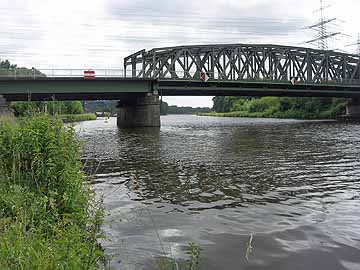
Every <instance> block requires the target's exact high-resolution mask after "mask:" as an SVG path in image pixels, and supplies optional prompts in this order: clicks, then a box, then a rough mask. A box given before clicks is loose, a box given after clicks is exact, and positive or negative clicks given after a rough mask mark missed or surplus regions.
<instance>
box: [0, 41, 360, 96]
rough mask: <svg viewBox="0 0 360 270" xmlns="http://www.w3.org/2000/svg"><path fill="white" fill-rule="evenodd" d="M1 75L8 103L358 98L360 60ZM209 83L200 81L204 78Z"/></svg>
mask: <svg viewBox="0 0 360 270" xmlns="http://www.w3.org/2000/svg"><path fill="white" fill-rule="evenodd" d="M83 71H84V70H83V69H79V70H34V71H33V72H32V73H31V72H30V73H29V74H19V73H18V74H16V70H14V71H13V73H11V72H10V73H9V72H7V73H6V74H5V75H4V74H2V73H1V71H0V95H1V94H3V95H5V96H7V97H8V99H10V100H11V99H13V100H16V99H18V100H19V99H25V96H26V95H27V97H28V96H29V93H30V94H31V95H32V98H34V99H36V98H38V99H46V98H49V97H50V96H51V95H53V96H54V95H55V96H56V98H57V99H117V98H119V97H121V96H123V95H124V94H132V93H134V94H139V93H148V92H158V93H159V94H161V95H174V96H175V95H188V96H192V95H194V96H197V95H209V96H214V95H243V96H329V97H348V98H351V97H360V56H359V55H353V54H345V53H340V52H335V51H323V50H315V49H309V48H301V47H289V46H278V45H246V44H224V45H201V46H200V45H199V46H178V47H166V48H155V49H152V50H150V51H145V50H142V51H139V52H137V53H134V54H132V55H130V56H128V57H126V58H125V59H124V70H94V71H95V78H94V79H91V80H88V79H85V78H84V77H83ZM204 76H205V77H206V78H208V80H205V81H203V80H201V78H204Z"/></svg>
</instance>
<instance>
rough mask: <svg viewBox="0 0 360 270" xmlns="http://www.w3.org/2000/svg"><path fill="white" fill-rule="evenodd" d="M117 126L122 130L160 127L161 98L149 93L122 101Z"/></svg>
mask: <svg viewBox="0 0 360 270" xmlns="http://www.w3.org/2000/svg"><path fill="white" fill-rule="evenodd" d="M117 125H118V127H120V128H136V127H160V100H159V96H158V95H157V94H151V93H148V94H139V95H135V96H131V97H127V98H124V99H121V100H120V101H119V104H118V115H117Z"/></svg>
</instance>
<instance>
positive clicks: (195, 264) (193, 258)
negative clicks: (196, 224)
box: [186, 242, 201, 270]
mask: <svg viewBox="0 0 360 270" xmlns="http://www.w3.org/2000/svg"><path fill="white" fill-rule="evenodd" d="M186 254H187V255H188V256H189V259H188V260H187V265H188V269H189V270H198V269H200V255H201V248H200V245H199V244H197V243H194V242H190V243H189V246H188V247H187V250H186Z"/></svg>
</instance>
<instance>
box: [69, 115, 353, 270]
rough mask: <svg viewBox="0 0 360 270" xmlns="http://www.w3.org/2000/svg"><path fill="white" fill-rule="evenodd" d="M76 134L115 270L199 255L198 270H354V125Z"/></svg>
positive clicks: (264, 124) (245, 124) (100, 127)
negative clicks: (192, 246) (191, 246)
mask: <svg viewBox="0 0 360 270" xmlns="http://www.w3.org/2000/svg"><path fill="white" fill-rule="evenodd" d="M161 121H162V127H161V129H160V130H159V129H134V130H119V129H118V128H117V127H116V119H115V118H111V119H110V120H108V121H106V120H104V119H99V120H96V121H89V122H83V123H80V124H78V125H77V126H76V130H77V134H78V136H79V137H80V139H81V140H83V141H84V142H85V143H84V145H83V158H84V160H85V162H86V164H87V165H86V166H87V168H88V170H89V171H92V174H93V175H94V176H93V178H94V180H93V182H94V183H93V185H94V189H95V190H96V192H97V194H98V195H101V196H103V199H104V206H105V210H106V213H107V214H106V217H105V225H104V232H105V236H106V238H107V239H106V240H104V241H102V245H103V246H104V248H105V249H106V251H107V253H108V254H111V255H112V261H111V265H112V267H114V268H115V269H125V270H129V269H137V270H138V269H146V270H148V269H157V268H156V266H155V265H156V262H157V261H158V258H159V256H164V255H167V256H170V257H173V258H176V260H177V261H179V262H180V264H181V262H182V261H183V260H184V259H186V258H187V256H186V254H185V250H186V247H187V246H188V243H189V242H196V243H198V244H199V245H200V246H201V265H202V268H201V269H206V270H219V269H226V270H228V269H229V270H232V269H236V270H239V269H268V270H281V269H286V270H290V269H291V270H293V269H296V270H302V269H303V270H305V269H306V270H308V269H317V270H322V269H324V270H332V269H334V270H335V269H336V270H341V269H349V270H350V269H351V270H358V269H360V125H356V124H350V123H338V122H333V121H297V120H278V119H246V118H211V117H197V116H187V115H178V116H172V115H170V116H163V117H162V119H161Z"/></svg>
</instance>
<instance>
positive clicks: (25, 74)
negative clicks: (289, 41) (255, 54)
mask: <svg viewBox="0 0 360 270" xmlns="http://www.w3.org/2000/svg"><path fill="white" fill-rule="evenodd" d="M89 74H90V75H89ZM134 75H135V76H134ZM45 77H46V78H84V79H95V78H149V79H164V80H166V79H173V80H174V79H176V80H188V81H204V82H206V81H208V80H210V81H219V80H221V81H226V80H228V81H246V82H259V83H260V82H264V83H291V84H293V85H298V84H299V85H301V84H326V85H354V86H360V80H345V79H337V80H332V79H328V80H326V79H317V80H316V81H312V82H305V81H302V80H300V79H298V78H296V77H295V78H288V79H273V78H257V79H253V78H249V79H247V78H243V79H240V80H239V79H237V78H236V76H234V79H233V78H231V76H229V74H225V73H221V72H198V71H183V70H181V71H177V70H174V71H168V72H167V73H166V74H162V73H158V74H156V77H154V76H153V75H152V74H149V75H146V76H144V73H143V70H124V69H25V68H17V69H0V80H1V79H37V78H45Z"/></svg>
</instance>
